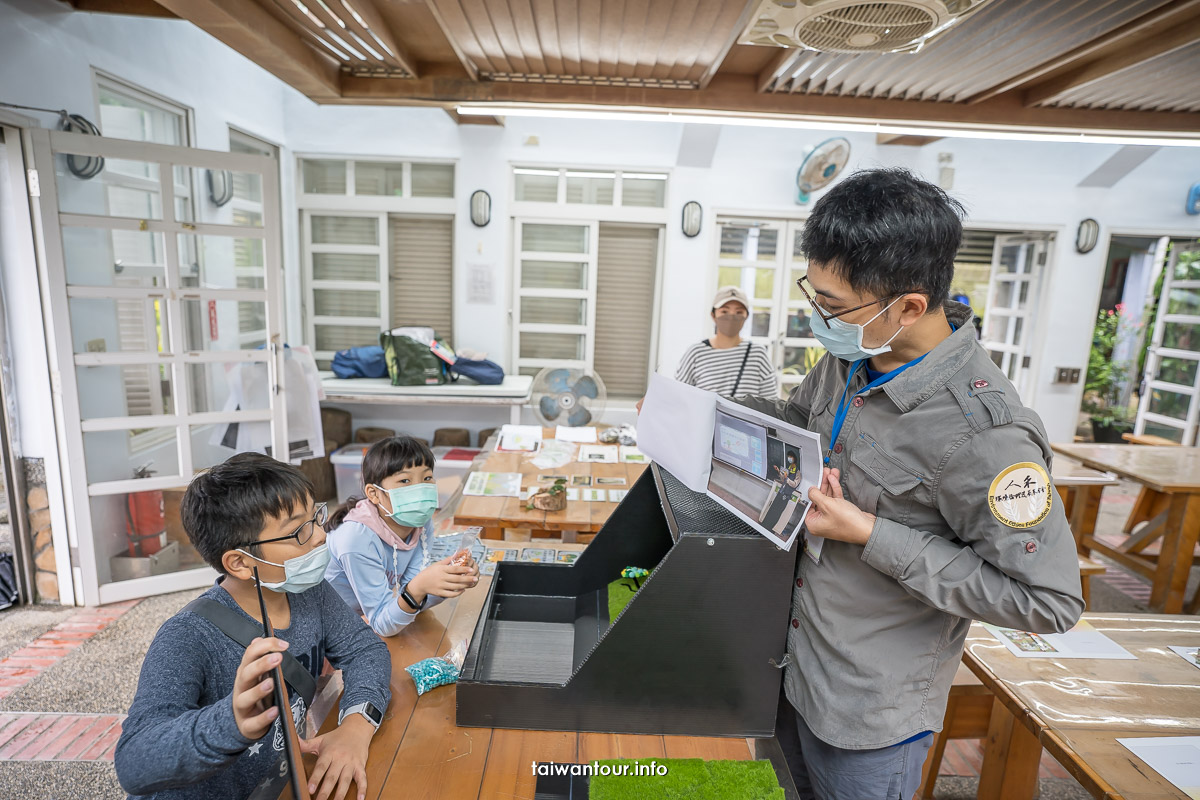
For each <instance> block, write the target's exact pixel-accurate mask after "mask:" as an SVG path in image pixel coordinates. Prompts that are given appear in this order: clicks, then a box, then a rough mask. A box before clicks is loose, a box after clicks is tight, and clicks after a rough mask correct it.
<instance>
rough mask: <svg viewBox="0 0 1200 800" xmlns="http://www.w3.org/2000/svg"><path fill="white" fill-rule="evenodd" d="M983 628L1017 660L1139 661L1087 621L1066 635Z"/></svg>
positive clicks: (987, 626) (984, 625)
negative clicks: (1084, 659)
mask: <svg viewBox="0 0 1200 800" xmlns="http://www.w3.org/2000/svg"><path fill="white" fill-rule="evenodd" d="M983 627H984V628H986V629H987V631H988V633H990V634H991V635H992V636H995V637H996V638H997V639H999V640H1000V641H1001V642H1003V643H1004V646H1005V647H1007V648H1008V651H1009V652H1010V653H1012V654H1013V655H1014V656H1016V657H1017V658H1096V659H1126V660H1128V659H1136V658H1137V656H1135V655H1134V654H1133V653H1131V652H1129V651H1128V650H1126V649H1125V648H1124V647H1121V645H1119V644H1117V643H1116V642H1114V641H1113V640H1112V639H1110V638H1108V637H1107V636H1105V635H1104V634H1103V633H1101V632H1100V631H1098V630H1096V629H1095V628H1093V627H1092V624H1091V623H1090V622H1088V621H1087V620H1082V621H1080V622H1079V623H1078V624H1077V625H1076V626H1075V627H1074V628H1071V630H1069V631H1067V632H1066V633H1029V632H1027V631H1018V630H1013V629H1012V628H1001V627H999V626H996V625H989V624H987V623H986V622H985V623H983Z"/></svg>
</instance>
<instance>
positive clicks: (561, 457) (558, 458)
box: [529, 439, 575, 469]
mask: <svg viewBox="0 0 1200 800" xmlns="http://www.w3.org/2000/svg"><path fill="white" fill-rule="evenodd" d="M574 458H575V445H574V444H572V443H571V442H560V441H558V440H557V439H550V440H548V441H543V442H542V449H541V451H540V452H539V453H538V454H537V455H536V456H534V457H533V458H531V459H529V463H530V464H533V465H534V466H535V467H537V468H538V469H558V468H559V467H561V466H563V465H564V464H570V463H571V461H572V460H573V459H574Z"/></svg>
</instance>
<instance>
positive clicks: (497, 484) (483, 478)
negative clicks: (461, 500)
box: [463, 472, 521, 497]
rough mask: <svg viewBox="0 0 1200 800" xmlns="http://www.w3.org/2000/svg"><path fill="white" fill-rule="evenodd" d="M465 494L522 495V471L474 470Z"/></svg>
mask: <svg viewBox="0 0 1200 800" xmlns="http://www.w3.org/2000/svg"><path fill="white" fill-rule="evenodd" d="M463 494H464V495H467V496H470V497H520V496H521V473H519V472H472V473H471V474H470V475H468V476H467V485H466V486H465V487H464V488H463Z"/></svg>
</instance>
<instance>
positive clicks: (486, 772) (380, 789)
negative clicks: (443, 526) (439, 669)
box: [285, 544, 752, 800]
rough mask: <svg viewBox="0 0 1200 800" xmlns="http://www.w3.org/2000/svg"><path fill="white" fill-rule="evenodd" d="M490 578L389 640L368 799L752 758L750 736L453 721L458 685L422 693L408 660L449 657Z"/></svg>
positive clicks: (520, 792) (471, 794)
mask: <svg viewBox="0 0 1200 800" xmlns="http://www.w3.org/2000/svg"><path fill="white" fill-rule="evenodd" d="M531 546H532V545H531ZM555 549H558V550H577V551H581V550H583V546H582V545H571V544H561V545H555ZM490 581H491V578H490V577H488V576H484V577H483V578H482V579H481V580H480V581H479V585H478V586H476V587H475V588H474V589H472V590H470V591H469V592H467V593H466V594H464V595H463V596H462V597H461V598H459V599H458V600H448V601H446V602H444V603H442V604H441V605H438V606H435V607H433V608H432V609H430V610H429V611H426V612H423V613H421V614H419V615H418V616H417V619H416V621H414V622H413V623H412V624H411V625H409V626H408V627H407V628H406V629H405V630H404V631H403V632H402V633H401V634H400V635H398V636H393V637H391V638H389V639H385V640H384V641H385V642H387V645H388V650H389V651H390V652H391V655H392V702H391V704H390V705H389V706H388V708H387V711H386V713H385V714H384V720H383V724H382V725H380V727H379V730H378V731H377V732H376V734H375V738H374V739H373V740H372V741H371V750H370V753H369V755H368V757H367V797H368V798H370V800H376V798H380V797H387V798H391V797H403V798H446V800H468V799H469V798H480V800H493V798H505V800H511V798H530V800H532V798H533V792H534V785H535V784H536V782H537V778H536V776H534V775H533V770H532V768H531V764H532V763H533V762H534V761H560V762H569V763H576V762H586V761H591V760H593V759H605V758H704V759H729V760H737V761H742V760H748V759H750V758H752V754H751V751H750V747H749V746H748V744H747V740H746V739H714V738H699V737H691V736H634V735H625V734H608V733H573V732H563V731H518V730H506V729H499V728H497V729H492V728H459V727H458V726H456V725H455V716H456V710H455V709H456V707H455V702H456V697H457V694H456V689H457V687H455V686H442V687H438V688H437V689H433V690H431V691H429V692H427V693H425V694H424V695H422V696H421V697H419V698H418V697H417V692H416V688H415V686H414V685H413V681H412V678H411V677H410V676H409V674H408V673H407V672H405V671H404V668H405V667H406V666H409V665H410V664H413V663H415V662H417V661H420V660H421V659H423V658H427V657H429V656H433V655H444V654H445V653H446V652H447V651H448V650H449V649H450V648H451V646H452V645H453V644H454V643H455V642H457V641H459V640H460V639H465V638H468V637H469V636H470V635H471V633H472V631H473V630H474V628H475V622H476V619H477V618H478V616H479V612H480V610H481V608H482V606H483V602H484V599H485V598H486V597H487V592H488V585H489V582H490ZM682 668H684V667H682V666H681V669H682ZM336 724H337V714H330V715H329V718H327V719H326V722H325V725H324V726H323V727H322V729H321V732H322V733H324V732H327V731H328V730H331V729H332V728H333V727H335V726H336ZM286 794H287V793H286V792H285V796H286ZM350 796H353V795H350Z"/></svg>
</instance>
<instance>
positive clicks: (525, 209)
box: [508, 161, 674, 226]
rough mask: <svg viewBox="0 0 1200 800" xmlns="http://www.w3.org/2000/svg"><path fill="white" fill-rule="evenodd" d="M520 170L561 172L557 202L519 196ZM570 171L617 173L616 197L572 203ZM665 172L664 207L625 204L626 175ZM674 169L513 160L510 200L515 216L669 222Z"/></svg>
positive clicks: (661, 173)
mask: <svg viewBox="0 0 1200 800" xmlns="http://www.w3.org/2000/svg"><path fill="white" fill-rule="evenodd" d="M517 170H536V171H537V172H544V173H549V172H555V173H558V188H557V199H556V200H555V201H554V202H553V203H550V202H541V201H535V200H517V181H516V175H517ZM568 172H598V173H599V172H603V173H605V175H608V174H610V173H611V174H612V175H613V176H614V177H615V181H614V184H613V201H612V203H611V204H608V203H568V202H567V199H566V197H567V173H568ZM627 173H629V174H634V175H661V176H663V178H662V179H663V180H664V181H666V184H667V186H666V191H665V192H664V193H663V205H662V208H655V207H652V206H623V205H621V196H622V185H623V181H624V178H625V175H626V174H627ZM673 177H674V176H673V170H670V169H654V168H650V167H612V166H599V165H586V164H582V165H581V164H575V165H572V166H562V165H559V164H555V165H553V166H547V165H545V164H531V163H529V162H524V161H520V162H517V161H513V162H509V180H508V200H509V208H510V209H511V215H512V217H513V218H533V217H546V218H553V219H555V220H556V221H561V220H584V221H591V220H597V221H599V222H630V223H634V224H651V225H664V226H666V225H668V224H669V223H670V220H671V215H670V213H669V211H668V209H669V208H670V207H671V185H672V183H673V181H672V178H673Z"/></svg>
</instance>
